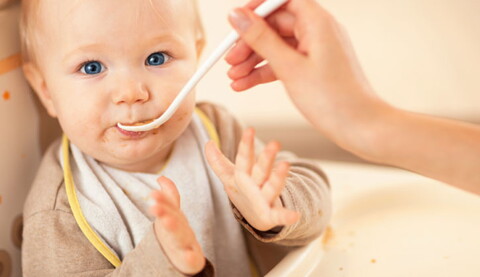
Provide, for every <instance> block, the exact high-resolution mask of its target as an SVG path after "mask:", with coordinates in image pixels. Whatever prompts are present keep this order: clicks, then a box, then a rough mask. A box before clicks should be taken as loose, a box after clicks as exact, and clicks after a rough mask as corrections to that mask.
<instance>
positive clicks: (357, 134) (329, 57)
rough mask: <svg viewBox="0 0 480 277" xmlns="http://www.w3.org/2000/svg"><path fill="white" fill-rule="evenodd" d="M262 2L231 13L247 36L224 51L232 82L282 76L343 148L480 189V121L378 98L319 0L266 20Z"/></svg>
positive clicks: (298, 3) (294, 2)
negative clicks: (260, 13) (407, 107)
mask: <svg viewBox="0 0 480 277" xmlns="http://www.w3.org/2000/svg"><path fill="white" fill-rule="evenodd" d="M262 2H263V0H252V1H251V2H250V3H249V4H248V5H247V6H246V7H243V8H239V9H236V10H234V11H233V12H232V14H231V15H230V17H229V20H230V22H231V23H232V25H233V27H234V28H235V29H236V30H237V32H238V33H239V34H240V37H241V40H240V41H239V42H238V43H237V45H236V46H235V47H234V48H232V50H231V51H230V52H229V53H228V54H227V56H226V60H227V62H228V63H230V64H231V65H232V68H231V69H230V71H229V73H228V75H229V76H230V78H231V79H232V80H233V83H232V88H233V89H234V90H237V91H243V90H246V89H248V88H251V87H253V86H255V85H258V84H262V83H267V82H271V81H274V80H280V81H282V82H283V84H284V86H285V88H286V90H287V92H288V94H289V96H290V98H291V99H292V102H293V103H294V104H295V105H296V106H297V108H298V109H299V110H300V112H301V113H302V114H303V115H304V116H305V117H306V118H307V119H308V120H309V121H310V122H311V123H312V124H313V125H314V126H315V127H316V128H317V129H318V130H319V131H320V132H322V133H323V134H324V135H326V136H327V137H328V138H330V139H331V140H332V141H334V142H335V143H336V144H338V145H339V146H341V147H343V148H344V149H346V150H348V151H350V152H353V153H354V154H356V155H358V156H360V157H362V158H364V159H367V160H370V161H373V162H377V163H385V164H389V165H393V166H397V167H401V168H405V169H409V170H411V171H415V172H417V173H420V174H423V175H425V176H429V177H432V178H435V179H438V180H441V181H444V182H446V183H449V184H451V185H453V186H455V187H459V188H462V189H464V190H467V191H471V192H474V193H477V194H480V185H479V184H480V168H479V164H480V143H479V141H480V127H479V126H476V125H474V124H468V123H462V122H457V121H453V120H447V119H441V118H436V117H433V116H427V115H421V114H416V113H411V112H407V111H403V110H400V109H397V108H395V107H393V106H390V105H388V104H387V103H385V102H384V101H382V100H381V99H380V98H378V97H377V96H376V95H375V93H374V91H373V89H372V88H371V87H370V85H369V83H368V81H367V79H366V77H365V76H364V74H363V72H362V69H361V67H360V65H359V63H358V61H357V58H356V57H355V53H354V51H353V47H352V46H351V43H350V41H349V38H348V35H347V34H346V32H345V30H344V28H342V26H341V25H340V24H339V23H338V22H337V21H336V20H335V19H334V18H333V17H332V15H330V14H329V13H328V12H327V11H326V10H324V9H323V8H322V7H321V6H320V5H319V4H318V3H317V2H316V1H315V0H290V1H288V2H287V3H286V4H285V5H284V6H283V7H282V8H281V9H280V10H278V11H276V12H275V13H273V14H272V15H270V16H269V17H268V18H267V19H266V20H264V19H262V18H260V17H259V16H256V15H255V14H254V13H253V12H252V9H254V8H255V7H256V6H258V5H259V4H260V3H262ZM264 60H266V61H268V63H267V64H266V65H263V64H260V63H262V62H263V61H264Z"/></svg>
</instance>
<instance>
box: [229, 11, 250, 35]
mask: <svg viewBox="0 0 480 277" xmlns="http://www.w3.org/2000/svg"><path fill="white" fill-rule="evenodd" d="M230 22H232V24H233V26H234V27H235V28H236V29H237V30H239V31H240V32H245V31H246V30H247V29H248V28H249V27H250V25H252V20H251V19H250V18H249V17H248V15H247V14H246V13H245V11H244V10H242V9H240V8H237V9H235V10H233V11H232V12H230Z"/></svg>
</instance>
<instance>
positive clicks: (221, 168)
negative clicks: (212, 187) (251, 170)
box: [205, 141, 235, 185]
mask: <svg viewBox="0 0 480 277" xmlns="http://www.w3.org/2000/svg"><path fill="white" fill-rule="evenodd" d="M205 154H206V156H207V161H208V164H209V165H210V167H211V168H212V169H213V171H214V172H215V174H216V175H217V176H218V178H220V180H221V181H222V183H223V184H225V185H231V184H233V183H234V181H233V178H234V174H235V165H234V164H233V163H232V162H231V161H230V160H229V159H228V158H227V157H225V155H223V153H222V152H220V150H219V149H218V147H217V146H216V145H215V143H214V142H213V141H209V142H208V143H207V145H206V146H205Z"/></svg>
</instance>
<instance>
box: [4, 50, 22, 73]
mask: <svg viewBox="0 0 480 277" xmlns="http://www.w3.org/2000/svg"><path fill="white" fill-rule="evenodd" d="M21 65H22V56H21V55H20V53H17V54H14V55H11V56H10V57H7V58H5V59H3V60H0V75H2V74H5V73H8V72H10V71H12V70H15V69H17V68H19V67H20V66H21Z"/></svg>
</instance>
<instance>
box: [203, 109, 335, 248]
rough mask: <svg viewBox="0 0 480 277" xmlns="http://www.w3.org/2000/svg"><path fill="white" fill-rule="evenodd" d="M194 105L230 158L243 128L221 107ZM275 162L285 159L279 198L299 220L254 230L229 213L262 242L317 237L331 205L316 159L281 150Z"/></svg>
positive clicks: (297, 242)
mask: <svg viewBox="0 0 480 277" xmlns="http://www.w3.org/2000/svg"><path fill="white" fill-rule="evenodd" d="M198 107H199V108H200V109H201V110H202V111H203V112H204V113H205V114H206V115H207V117H208V118H210V120H211V121H212V123H213V124H214V125H215V127H216V130H217V133H218V135H219V139H220V147H221V150H222V152H223V153H224V155H225V156H226V157H227V158H229V159H230V160H231V161H234V160H235V156H236V154H237V149H238V144H239V143H240V140H241V136H242V131H243V127H242V126H241V124H240V123H239V122H238V121H237V120H236V119H235V118H234V117H233V116H232V115H231V114H229V113H228V112H227V111H226V110H225V109H223V108H219V107H217V106H214V105H212V104H208V103H201V104H199V105H198ZM257 142H258V143H257ZM257 142H256V144H257V147H258V146H259V147H260V148H262V147H263V143H261V142H260V141H259V140H258V139H257ZM277 161H287V162H289V163H290V165H291V167H290V172H289V175H288V177H287V182H286V185H285V189H284V190H283V191H282V193H281V195H280V197H281V200H282V203H283V205H284V206H285V207H286V208H287V209H290V210H295V211H297V212H299V213H300V214H301V218H300V220H299V221H298V222H297V223H295V224H293V225H290V226H283V227H282V228H279V230H278V231H273V232H258V231H256V230H255V229H254V228H253V227H252V226H250V224H248V222H247V221H246V220H245V219H244V218H243V216H242V214H241V213H240V212H239V211H238V210H237V209H236V208H235V207H233V212H234V215H235V217H236V218H237V220H238V221H239V222H240V224H242V226H243V227H244V228H246V229H247V230H248V231H249V232H250V233H251V234H252V235H253V236H254V237H255V238H256V239H258V240H260V241H262V242H272V243H277V244H281V245H287V246H299V245H305V244H307V243H308V242H310V241H312V240H313V239H315V238H316V237H318V236H319V235H320V234H321V233H322V232H323V230H324V229H325V228H326V226H327V224H328V222H329V219H330V216H331V213H332V208H331V198H330V188H329V184H328V179H327V177H326V175H325V174H324V173H323V171H322V170H321V169H320V167H319V165H318V163H317V162H315V161H312V160H307V159H301V158H298V157H297V156H296V155H294V154H293V153H290V152H286V151H282V152H280V153H279V154H278V156H277ZM275 229H276V228H275Z"/></svg>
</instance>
